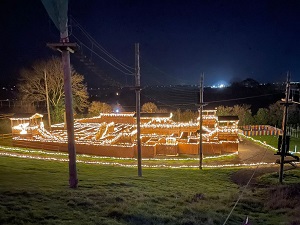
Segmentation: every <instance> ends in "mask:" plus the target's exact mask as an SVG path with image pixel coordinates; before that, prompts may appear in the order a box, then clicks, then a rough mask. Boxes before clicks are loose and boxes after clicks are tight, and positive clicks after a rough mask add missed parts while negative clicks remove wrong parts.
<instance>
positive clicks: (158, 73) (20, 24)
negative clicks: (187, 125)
mask: <svg viewBox="0 0 300 225" xmlns="http://www.w3.org/2000/svg"><path fill="white" fill-rule="evenodd" d="M69 14H70V15H71V16H73V17H74V19H75V20H76V21H77V22H78V23H79V24H80V25H81V26H82V27H83V28H84V29H85V30H86V31H87V32H88V33H89V34H90V35H91V36H92V37H93V38H94V39H95V40H96V41H97V42H98V43H99V44H101V46H103V47H104V48H105V49H106V50H107V51H108V52H109V53H111V54H112V55H113V56H115V57H116V58H117V59H119V60H121V61H122V62H123V63H125V64H127V65H129V66H134V43H135V42H139V43H140V52H141V75H142V82H143V81H144V82H143V83H144V84H197V83H199V76H200V74H201V73H202V72H203V73H204V74H205V85H213V84H217V83H220V82H221V81H224V82H227V83H231V82H233V81H241V80H243V79H246V78H248V77H251V78H254V79H256V80H258V81H259V82H278V81H284V80H285V78H286V75H285V74H286V72H287V71H290V72H291V77H292V81H300V64H299V60H300V45H299V40H300V1H297V0H294V1H291V0H286V1H276V0H270V1H264V0H259V1H255V0H252V1H241V0H237V1H232V0H226V1H221V0H217V1H213V0H205V1H201V0H185V1H176V0H169V1H164V0H151V1H150V0H149V1H145V0H139V1H137V0H106V1H105V0H103V1H97V0H86V1H79V0H77V1H76V0H70V1H69ZM0 16H1V36H0V38H1V51H0V57H1V64H0V65H1V70H0V75H1V77H0V81H1V84H3V85H4V84H6V83H14V82H15V81H16V79H17V77H18V72H19V70H20V69H21V68H23V67H28V66H30V65H31V64H32V63H33V62H34V60H37V59H42V58H47V57H49V56H51V55H53V54H56V53H55V52H53V51H51V50H50V49H48V48H47V47H46V43H47V42H57V41H59V32H58V30H56V28H55V26H54V25H53V23H52V21H51V20H50V19H49V17H48V15H47V13H46V10H45V9H44V6H43V5H42V3H41V1H39V0H29V1H23V0H18V1H17V0H2V1H1V13H0ZM71 31H73V32H74V35H76V36H77V37H80V31H79V30H78V29H76V27H75V28H72V30H71ZM70 39H71V41H75V39H74V38H73V37H72V32H71V37H70ZM86 54H87V55H92V54H91V53H88V52H86ZM92 57H93V59H94V60H95V62H98V63H97V66H98V67H100V68H101V69H103V70H105V71H108V73H109V74H113V75H114V76H115V77H116V76H119V77H120V80H121V82H123V81H124V79H125V78H124V77H126V76H125V75H124V74H122V73H121V72H119V71H118V70H116V69H115V68H113V67H111V66H109V65H108V64H106V63H104V62H103V61H102V62H101V60H99V58H98V59H97V56H96V55H93V56H92ZM97 60H98V61H97ZM74 67H75V69H76V64H75V65H74ZM88 73H89V72H86V74H83V75H85V77H86V80H87V82H88V84H89V83H92V82H93V77H92V76H90V75H89V74H88Z"/></svg>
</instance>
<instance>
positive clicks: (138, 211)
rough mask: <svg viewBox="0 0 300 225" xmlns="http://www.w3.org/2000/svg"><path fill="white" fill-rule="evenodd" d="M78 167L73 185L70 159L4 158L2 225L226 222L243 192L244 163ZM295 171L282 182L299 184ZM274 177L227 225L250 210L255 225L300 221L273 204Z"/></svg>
mask: <svg viewBox="0 0 300 225" xmlns="http://www.w3.org/2000/svg"><path fill="white" fill-rule="evenodd" d="M77 169H78V177H79V187H78V188H77V189H76V190H73V189H69V188H68V163H66V162H54V161H42V160H29V159H20V158H13V157H0V170H1V173H0V181H1V182H0V198H1V201H0V224H223V222H224V221H225V219H226V217H227V215H228V214H229V212H230V210H231V208H232V207H233V205H234V203H235V201H236V200H237V198H238V197H239V194H240V193H241V190H242V187H239V186H238V185H236V184H234V183H233V182H232V181H231V176H232V175H233V174H234V173H235V172H236V171H237V170H238V169H205V170H203V171H199V170H197V169H143V177H138V176H137V169H136V168H124V167H112V166H100V165H87V164H83V163H78V164H77ZM289 173H291V175H290V177H291V179H290V178H287V179H288V180H289V181H290V182H289V184H288V185H283V186H282V187H287V188H289V187H294V185H297V182H299V178H300V171H299V170H293V171H289ZM287 174H288V173H287ZM272 179H273V175H272V174H271V175H269V176H268V175H266V176H264V177H263V178H261V181H260V182H261V183H262V184H263V187H260V188H254V187H249V188H248V189H247V190H246V191H245V192H244V195H243V197H242V198H241V200H240V202H239V204H237V207H236V208H235V210H234V211H233V214H232V215H231V217H230V218H229V220H228V222H227V224H239V225H240V224H241V223H242V221H243V220H244V219H245V218H246V216H249V218H250V221H251V224H270V225H271V224H272V225H274V224H292V221H294V222H295V221H297V218H296V217H295V216H294V211H293V210H291V209H290V208H289V206H288V205H287V206H285V207H284V208H280V207H279V206H278V207H277V208H276V207H275V208H274V207H273V208H272V207H271V206H272V204H270V199H269V197H270V196H273V195H272V193H273V192H270V188H276V186H277V185H275V184H273V183H272V182H273V180H272ZM280 187H281V186H280ZM276 190H277V189H276ZM298 190H300V189H299V188H298ZM299 196H300V195H298V197H299ZM295 200H297V199H296V198H295ZM298 202H299V201H298ZM278 212H280V213H278ZM296 212H298V211H296ZM299 223H300V221H299ZM293 224H297V223H293Z"/></svg>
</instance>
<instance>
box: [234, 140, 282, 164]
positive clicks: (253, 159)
mask: <svg viewBox="0 0 300 225" xmlns="http://www.w3.org/2000/svg"><path fill="white" fill-rule="evenodd" d="M275 153H276V152H275V151H273V150H271V149H267V148H265V147H262V146H259V145H257V144H254V143H253V142H251V141H249V140H247V139H243V140H242V141H241V142H240V143H239V153H238V156H239V160H240V163H247V164H248V163H258V162H266V163H275V162H276V160H277V159H279V156H278V155H274V154H275Z"/></svg>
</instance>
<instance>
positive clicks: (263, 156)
mask: <svg viewBox="0 0 300 225" xmlns="http://www.w3.org/2000/svg"><path fill="white" fill-rule="evenodd" d="M275 153H276V152H275V151H273V150H270V149H267V148H264V147H262V146H259V145H256V144H254V143H253V142H251V141H249V140H245V139H244V140H243V141H241V142H240V143H239V153H238V158H239V161H240V163H246V164H249V163H258V162H264V163H270V164H268V165H261V166H259V168H257V169H256V167H253V168H246V169H241V170H239V171H237V172H236V173H234V174H232V177H231V179H232V180H233V182H235V183H236V184H239V185H246V184H247V182H248V181H249V179H250V177H251V176H252V175H253V172H254V170H255V173H254V176H253V179H252V180H251V182H250V184H251V185H255V184H256V179H255V178H256V177H259V176H261V175H263V174H266V173H274V172H277V173H279V164H271V163H275V162H276V160H279V159H280V156H279V155H274V154H275ZM286 159H288V157H287V158H286ZM284 168H285V170H288V169H292V168H293V167H292V166H291V165H289V164H285V166H284Z"/></svg>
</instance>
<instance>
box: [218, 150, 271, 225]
mask: <svg viewBox="0 0 300 225" xmlns="http://www.w3.org/2000/svg"><path fill="white" fill-rule="evenodd" d="M267 150H268V149H266V150H265V152H264V154H263V156H262V158H261V160H260V162H259V163H261V162H262V160H263V159H264V157H265V155H266V152H267ZM259 163H258V164H257V166H256V168H255V170H254V171H253V173H252V175H251V177H250V179H249V180H248V182H247V184H246V186H245V187H244V189H243V191H242V193H241V194H240V195H239V197H238V199H237V200H236V202H235V204H234V206H233V207H232V209H231V211H230V213H229V214H228V216H227V218H226V220H225V221H224V223H223V225H225V224H226V223H227V221H228V219H229V218H230V216H231V214H232V213H233V211H234V209H235V207H236V206H237V204H238V203H239V201H240V200H241V198H242V196H243V194H244V192H245V190H246V189H247V187H248V185H249V184H250V182H251V180H252V178H253V177H254V175H255V173H256V171H257V169H258V167H259Z"/></svg>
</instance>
